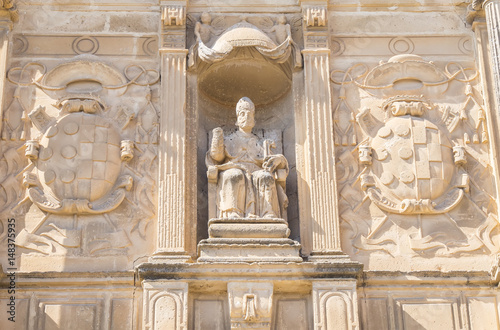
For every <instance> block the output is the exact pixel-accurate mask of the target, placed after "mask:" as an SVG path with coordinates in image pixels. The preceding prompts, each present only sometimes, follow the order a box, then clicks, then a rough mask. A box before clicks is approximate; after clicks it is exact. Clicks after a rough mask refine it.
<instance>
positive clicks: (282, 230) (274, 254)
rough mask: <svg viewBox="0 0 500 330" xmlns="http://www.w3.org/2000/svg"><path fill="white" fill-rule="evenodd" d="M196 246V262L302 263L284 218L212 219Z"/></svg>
mask: <svg viewBox="0 0 500 330" xmlns="http://www.w3.org/2000/svg"><path fill="white" fill-rule="evenodd" d="M208 226H209V227H208V233H209V238H208V239H206V240H202V241H201V242H200V244H198V253H199V258H198V261H199V262H302V258H301V257H300V255H299V250H300V244H299V243H298V242H296V241H293V240H291V239H288V236H289V235H290V229H288V224H287V222H286V221H285V220H283V219H265V218H257V219H246V218H243V219H212V220H210V221H209V223H208Z"/></svg>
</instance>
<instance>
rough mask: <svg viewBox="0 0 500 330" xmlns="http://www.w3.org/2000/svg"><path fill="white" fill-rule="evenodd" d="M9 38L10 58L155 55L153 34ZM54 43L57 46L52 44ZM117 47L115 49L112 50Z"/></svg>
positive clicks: (19, 35)
mask: <svg viewBox="0 0 500 330" xmlns="http://www.w3.org/2000/svg"><path fill="white" fill-rule="evenodd" d="M12 40H13V41H12V43H13V56H14V57H37V56H56V57H58V56H74V55H81V54H93V55H98V56H113V57H116V56H119V57H125V56H137V57H146V56H155V55H157V54H158V38H157V37H156V36H141V37H133V36H123V35H122V36H120V35H113V36H111V35H109V36H106V35H104V36H103V35H85V36H68V35H65V36H57V35H34V34H22V35H21V34H14V36H13V39H12ZM54 44H57V45H58V47H54V46H53V45H54ZM117 47H119V48H120V51H119V52H117V51H116V49H117Z"/></svg>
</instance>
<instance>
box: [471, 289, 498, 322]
mask: <svg viewBox="0 0 500 330" xmlns="http://www.w3.org/2000/svg"><path fill="white" fill-rule="evenodd" d="M467 308H468V311H469V327H470V329H471V330H487V329H498V328H499V327H500V324H499V322H498V311H497V301H496V298H495V297H468V298H467Z"/></svg>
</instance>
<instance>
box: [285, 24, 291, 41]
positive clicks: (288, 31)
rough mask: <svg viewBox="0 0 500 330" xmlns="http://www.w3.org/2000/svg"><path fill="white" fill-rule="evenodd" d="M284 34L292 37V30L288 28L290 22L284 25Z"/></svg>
mask: <svg viewBox="0 0 500 330" xmlns="http://www.w3.org/2000/svg"><path fill="white" fill-rule="evenodd" d="M286 35H287V36H288V37H289V38H290V39H292V30H291V29H290V24H287V25H286Z"/></svg>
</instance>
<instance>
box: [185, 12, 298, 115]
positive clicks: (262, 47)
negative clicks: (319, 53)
mask: <svg viewBox="0 0 500 330" xmlns="http://www.w3.org/2000/svg"><path fill="white" fill-rule="evenodd" d="M294 51H295V50H294V44H293V41H292V40H291V38H288V39H287V40H285V42H283V43H282V44H280V45H276V43H275V42H273V40H271V38H269V37H268V36H267V35H266V34H265V33H264V32H263V31H262V30H260V29H259V28H257V27H256V26H254V25H252V24H250V23H248V22H246V21H243V22H240V23H237V24H235V25H233V26H231V27H230V28H228V29H227V30H226V31H224V33H223V34H222V35H221V36H220V37H219V38H218V39H217V40H216V41H215V43H214V44H213V46H212V48H209V47H207V46H206V45H205V44H203V42H202V41H201V40H200V41H198V44H197V45H196V48H195V52H194V55H192V56H196V62H197V69H198V87H199V89H200V90H201V91H202V92H203V93H204V94H205V95H206V96H207V97H209V98H210V99H212V100H214V101H216V102H219V103H222V104H225V105H228V106H234V105H235V104H236V103H237V102H238V100H239V99H240V98H241V97H243V96H247V97H250V99H252V101H253V102H254V103H255V104H256V105H263V104H269V103H272V102H274V101H276V100H278V99H279V98H281V97H282V96H284V95H285V94H286V93H287V92H288V91H289V90H290V87H291V85H292V79H291V78H292V66H293V63H292V62H293V60H292V58H293V56H291V55H292V53H293V52H294Z"/></svg>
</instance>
